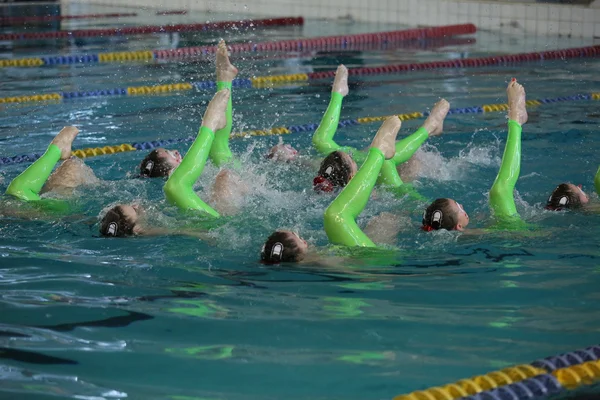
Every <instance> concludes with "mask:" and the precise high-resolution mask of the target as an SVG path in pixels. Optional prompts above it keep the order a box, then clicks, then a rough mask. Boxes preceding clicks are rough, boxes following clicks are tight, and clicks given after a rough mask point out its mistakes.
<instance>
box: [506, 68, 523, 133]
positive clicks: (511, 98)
mask: <svg viewBox="0 0 600 400" xmlns="http://www.w3.org/2000/svg"><path fill="white" fill-rule="evenodd" d="M506 94H507V95H508V119H512V120H514V121H517V122H518V123H519V125H523V124H524V123H525V122H527V107H526V104H525V88H523V86H522V85H521V84H519V83H517V80H516V79H515V78H513V79H512V81H510V83H509V84H508V87H507V88H506Z"/></svg>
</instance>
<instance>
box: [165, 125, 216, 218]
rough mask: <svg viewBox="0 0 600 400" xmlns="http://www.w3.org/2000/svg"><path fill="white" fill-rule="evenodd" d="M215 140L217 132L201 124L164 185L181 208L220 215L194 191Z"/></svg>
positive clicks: (170, 198)
mask: <svg viewBox="0 0 600 400" xmlns="http://www.w3.org/2000/svg"><path fill="white" fill-rule="evenodd" d="M214 140H215V133H214V132H213V131H212V130H211V129H210V128H207V127H205V126H201V127H200V131H199V132H198V136H197V137H196V140H194V143H192V146H191V147H190V149H189V150H188V152H187V153H186V155H185V157H183V160H181V164H180V165H179V166H178V167H177V168H175V171H173V173H172V174H171V176H170V177H169V179H168V180H167V183H165V186H164V187H163V191H164V192H165V196H166V198H167V200H168V201H169V202H170V203H171V204H174V205H176V206H177V207H178V208H179V209H181V210H198V211H201V212H203V213H206V214H208V215H210V216H213V217H219V213H218V212H217V211H215V210H214V209H213V208H212V207H210V206H209V205H208V204H206V203H205V202H204V201H202V199H201V198H200V197H199V196H198V195H197V194H196V193H195V192H194V183H196V181H197V180H198V178H199V177H200V175H201V174H202V171H203V170H204V166H205V165H206V161H207V159H208V155H209V153H210V151H211V147H212V145H213V142H214Z"/></svg>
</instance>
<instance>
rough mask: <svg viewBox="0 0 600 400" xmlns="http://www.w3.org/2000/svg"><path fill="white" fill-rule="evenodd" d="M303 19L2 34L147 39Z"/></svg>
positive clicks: (10, 37)
mask: <svg viewBox="0 0 600 400" xmlns="http://www.w3.org/2000/svg"><path fill="white" fill-rule="evenodd" d="M303 24H304V18H302V17H281V18H266V19H246V20H240V21H218V22H208V23H201V24H169V25H148V26H125V27H122V28H104V29H77V30H71V31H66V30H60V31H54V32H16V33H3V34H0V41H5V40H13V41H16V40H40V39H71V38H89V37H98V36H102V37H107V36H126V35H147V34H153V33H174V32H179V33H181V32H198V31H203V32H207V31H214V30H224V29H240V28H245V29H248V28H252V29H253V28H258V27H271V26H293V25H303Z"/></svg>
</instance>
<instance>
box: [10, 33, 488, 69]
mask: <svg viewBox="0 0 600 400" xmlns="http://www.w3.org/2000/svg"><path fill="white" fill-rule="evenodd" d="M476 31H477V28H476V27H475V25H473V24H460V25H447V26H437V27H430V28H419V29H405V30H400V31H390V32H375V33H359V34H356V35H339V36H322V37H316V38H305V39H291V40H280V41H274V42H261V43H240V44H236V43H233V44H230V45H229V51H230V52H231V53H232V54H238V53H248V52H253V53H257V52H267V51H269V52H273V51H286V52H289V51H307V50H334V49H345V48H352V47H354V46H358V45H361V44H391V43H398V42H402V41H409V40H413V41H414V40H423V39H436V38H445V37H451V36H456V35H465V34H471V33H475V32H476ZM216 50H217V47H216V46H197V47H181V48H178V49H169V50H141V51H123V52H118V53H95V54H71V55H67V56H65V55H55V56H43V57H33V58H18V59H10V60H3V61H6V62H7V63H5V64H3V63H1V62H0V67H37V66H49V65H70V64H96V63H106V62H120V63H127V62H139V61H151V60H163V61H165V60H166V61H176V60H185V59H194V58H198V57H201V56H205V55H207V54H213V53H215V51H216ZM138 54H145V55H147V56H146V57H144V58H141V59H140V58H138V57H137V55H138ZM25 60H36V63H29V62H26V61H25Z"/></svg>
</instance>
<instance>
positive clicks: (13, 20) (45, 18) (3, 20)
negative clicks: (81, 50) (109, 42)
mask: <svg viewBox="0 0 600 400" xmlns="http://www.w3.org/2000/svg"><path fill="white" fill-rule="evenodd" d="M136 16H137V14H136V13H108V14H79V15H39V16H34V17H15V16H9V17H0V24H23V23H26V22H49V21H64V20H72V19H100V18H122V17H136Z"/></svg>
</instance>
